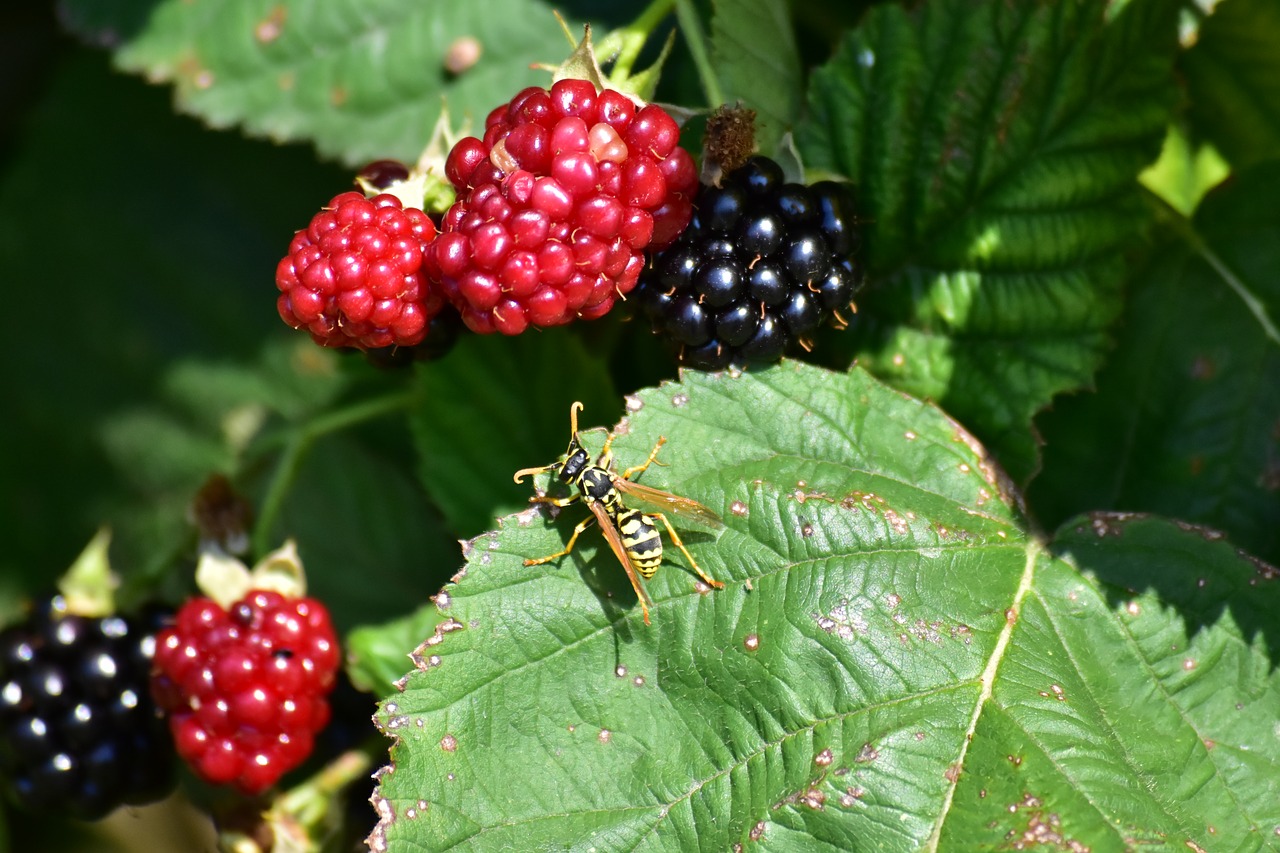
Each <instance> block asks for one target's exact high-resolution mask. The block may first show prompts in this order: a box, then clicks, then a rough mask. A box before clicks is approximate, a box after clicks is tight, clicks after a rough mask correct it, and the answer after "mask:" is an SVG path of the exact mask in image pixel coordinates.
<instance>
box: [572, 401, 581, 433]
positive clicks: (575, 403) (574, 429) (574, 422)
mask: <svg viewBox="0 0 1280 853" xmlns="http://www.w3.org/2000/svg"><path fill="white" fill-rule="evenodd" d="M580 411H582V403H581V402H580V401H578V400H574V401H573V405H572V406H570V407H569V439H570V440H571V441H572V440H573V438H574V437H576V436H577V434H578V412H580Z"/></svg>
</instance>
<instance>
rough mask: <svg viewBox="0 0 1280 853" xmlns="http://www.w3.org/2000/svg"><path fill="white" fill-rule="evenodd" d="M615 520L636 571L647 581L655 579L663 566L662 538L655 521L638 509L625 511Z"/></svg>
mask: <svg viewBox="0 0 1280 853" xmlns="http://www.w3.org/2000/svg"><path fill="white" fill-rule="evenodd" d="M613 519H614V523H615V524H617V525H618V532H619V533H620V534H622V545H623V547H624V548H626V551H627V556H628V557H630V558H631V563H632V564H633V565H634V566H635V567H636V571H637V572H639V573H640V576H641V577H643V578H644V579H645V580H648V579H649V578H651V577H653V576H654V574H655V573H656V572H657V571H658V566H660V565H662V536H661V535H659V533H658V528H656V527H654V526H653V520H652V519H650V518H649V516H647V515H645V514H644V513H642V512H640V510H638V509H624V510H622V511H621V512H619V513H617V514H616V515H615V516H614V517H613Z"/></svg>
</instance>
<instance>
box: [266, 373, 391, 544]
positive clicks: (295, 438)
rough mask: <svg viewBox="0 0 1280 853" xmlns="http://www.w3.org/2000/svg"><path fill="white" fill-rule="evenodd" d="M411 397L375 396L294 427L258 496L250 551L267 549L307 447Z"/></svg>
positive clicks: (384, 411) (379, 415) (369, 419)
mask: <svg viewBox="0 0 1280 853" xmlns="http://www.w3.org/2000/svg"><path fill="white" fill-rule="evenodd" d="M412 399H413V395H412V394H408V393H399V394H391V395H388V396H385V397H375V398H374V399H372V400H366V401H364V402H362V403H357V404H356V405H354V406H349V407H347V408H344V409H339V410H338V411H336V412H326V413H325V414H323V415H321V416H319V417H317V418H315V419H314V420H312V421H310V422H308V423H307V424H305V425H303V426H302V427H300V428H299V429H297V430H296V431H295V432H294V433H293V434H292V435H291V436H290V437H289V439H288V441H287V442H286V443H285V446H284V450H283V451H282V452H281V454H280V459H279V461H278V462H277V463H276V468H275V471H274V472H273V473H272V475H271V485H270V486H269V487H268V488H267V494H266V497H264V498H263V499H262V511H261V512H260V513H259V515H258V521H257V524H255V525H254V529H253V552H254V553H255V554H258V555H261V554H266V553H267V552H268V551H270V550H271V544H272V543H271V540H270V537H271V535H272V529H273V528H274V527H275V523H276V519H277V518H278V517H279V516H280V510H281V508H282V507H283V506H284V499H285V496H286V495H288V493H289V489H290V487H291V486H292V485H293V481H294V480H295V479H296V478H297V476H298V469H299V468H301V467H302V461H303V459H304V458H306V455H307V451H308V450H310V449H311V445H312V444H314V443H315V441H316V439H318V438H322V437H324V436H326V435H328V434H329V433H332V432H338V431H339V430H343V429H346V428H347V427H350V426H354V425H355V424H358V423H362V422H364V421H371V420H374V419H375V418H380V417H382V416H383V415H386V414H389V413H391V412H395V411H398V410H400V409H403V408H405V407H407V406H408V404H409V402H410V401H411V400H412Z"/></svg>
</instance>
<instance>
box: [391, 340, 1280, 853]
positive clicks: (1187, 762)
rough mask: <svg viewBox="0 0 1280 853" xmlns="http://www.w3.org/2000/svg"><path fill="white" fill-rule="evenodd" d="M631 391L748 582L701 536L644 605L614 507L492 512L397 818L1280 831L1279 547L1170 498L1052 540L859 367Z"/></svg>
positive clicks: (941, 428)
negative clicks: (1231, 536)
mask: <svg viewBox="0 0 1280 853" xmlns="http://www.w3.org/2000/svg"><path fill="white" fill-rule="evenodd" d="M629 411H630V412H631V414H630V415H629V416H628V418H627V420H626V421H625V422H624V424H623V425H621V426H620V427H619V428H618V429H617V431H616V434H617V436H618V438H617V441H616V443H615V445H614V449H615V450H616V451H617V455H618V460H619V461H618V464H619V465H621V466H626V465H629V464H634V463H635V462H637V461H640V460H642V459H643V458H644V455H645V453H646V452H647V450H648V448H649V447H650V446H651V444H652V443H653V442H654V441H655V440H656V438H657V436H658V435H659V434H661V435H664V436H666V437H667V438H668V439H669V440H670V441H669V443H668V444H667V445H666V446H665V448H664V450H663V456H662V459H663V461H665V462H666V463H668V464H667V466H666V467H663V468H650V469H649V470H648V471H646V472H645V473H644V474H643V475H641V476H642V480H643V481H645V482H649V477H650V473H651V472H652V473H653V474H654V477H653V481H652V483H651V484H652V485H656V486H659V487H663V488H669V489H671V490H673V491H675V492H677V493H679V494H683V495H687V496H689V497H692V498H694V499H697V500H700V501H702V502H704V503H706V504H707V505H708V506H710V507H711V508H713V509H717V510H720V511H721V512H722V513H723V516H724V519H725V522H726V529H725V530H724V531H723V532H721V533H719V534H716V535H714V536H713V535H710V534H706V533H696V534H695V533H694V532H692V531H690V532H688V533H687V534H686V535H685V539H686V541H687V542H688V543H689V545H690V547H691V549H692V551H693V553H694V555H695V556H696V558H697V559H698V560H699V562H700V564H701V565H702V567H703V568H704V569H706V570H707V571H708V572H709V573H710V574H711V575H713V576H715V577H718V578H720V579H722V580H724V581H725V582H726V584H727V587H726V589H724V590H722V591H711V590H708V589H707V588H706V587H699V586H697V585H695V583H694V580H693V578H692V577H691V574H690V572H689V570H688V569H687V568H686V567H685V566H684V565H683V560H681V559H680V558H679V557H676V558H675V559H673V560H671V562H670V564H668V565H667V566H666V567H665V569H664V570H663V571H662V572H661V573H660V574H658V575H657V576H656V577H655V579H654V581H653V582H652V583H651V584H650V591H651V592H652V595H653V598H654V601H655V602H656V605H655V607H654V608H653V624H652V625H651V626H648V627H646V626H644V625H643V624H642V622H641V620H640V614H639V613H638V612H637V609H636V608H635V607H634V606H633V603H632V597H631V596H630V595H629V594H628V593H627V592H626V591H625V590H626V581H625V580H622V572H621V571H620V570H619V569H618V567H617V565H616V563H615V561H614V560H613V559H612V556H611V555H610V554H609V552H608V550H607V549H606V548H604V547H601V545H600V543H599V539H598V537H596V536H594V535H593V536H591V537H590V538H589V539H584V540H583V541H582V542H581V543H580V544H579V545H578V550H575V552H574V553H573V554H572V555H571V556H570V557H568V558H565V559H563V560H562V561H560V562H558V563H554V564H551V565H549V566H546V567H533V568H529V567H525V566H524V565H523V562H522V561H523V559H524V558H526V557H537V556H541V555H543V554H546V553H549V552H553V551H554V550H556V549H558V548H559V547H560V546H561V544H562V543H563V542H564V538H565V536H567V535H568V532H569V529H570V525H572V524H573V523H574V521H575V520H576V519H577V518H580V517H582V511H581V510H580V509H579V510H577V511H576V512H574V513H572V515H570V517H567V518H566V517H559V518H554V519H551V518H549V515H550V514H544V513H543V512H541V511H540V510H536V509H530V510H528V511H526V512H524V513H521V514H519V515H517V516H513V517H510V518H507V519H505V520H504V523H503V525H502V526H501V527H500V529H499V530H498V531H496V532H494V533H491V534H487V535H485V536H483V537H481V538H479V539H477V540H476V541H474V542H473V543H471V545H470V547H469V549H468V550H469V555H468V560H467V566H466V569H465V573H464V574H463V575H462V576H460V578H459V579H458V581H457V582H456V583H455V584H453V585H451V586H450V587H448V588H447V589H446V591H445V592H446V594H447V595H446V596H442V597H441V598H440V599H438V601H439V603H440V605H441V607H442V610H443V612H444V613H445V615H447V616H448V617H449V618H448V620H447V621H446V622H444V623H442V624H441V626H440V627H439V628H438V630H437V632H436V636H435V637H434V638H433V639H432V640H431V641H428V643H427V645H426V646H425V647H424V648H423V649H422V650H421V651H420V653H419V654H418V658H417V663H418V670H417V671H415V672H413V673H411V675H410V676H409V678H408V679H407V681H406V684H405V687H404V691H403V693H401V694H397V695H392V696H391V697H389V698H388V699H387V700H386V701H385V702H384V704H383V706H382V709H381V711H380V712H379V715H378V720H379V723H380V725H381V726H382V728H383V729H384V730H385V731H386V732H387V733H388V734H389V735H392V736H393V737H394V738H395V740H396V743H395V745H394V746H393V747H392V750H391V755H392V761H393V763H392V766H391V767H390V768H388V769H387V770H386V771H384V773H383V774H381V776H380V785H379V789H378V792H377V794H376V795H375V798H374V802H375V804H376V805H377V807H378V809H379V813H380V814H381V816H382V820H381V822H380V825H379V827H378V829H377V830H376V831H375V833H374V835H373V836H372V837H371V839H370V845H371V847H372V849H375V850H381V849H386V850H391V851H397V850H409V849H457V850H477V851H479V850H501V849H512V848H517V847H519V848H521V849H561V848H563V847H566V846H569V845H571V843H572V842H579V843H581V844H583V845H584V846H585V845H587V844H591V845H594V846H596V847H598V848H600V849H626V850H673V851H674V850H687V849H711V850H725V849H730V848H731V847H732V846H733V845H734V844H746V842H748V841H750V840H756V841H758V842H759V844H760V846H761V847H763V848H765V849H771V850H861V849H867V850H871V849H886V848H889V849H903V850H907V849H920V848H926V847H936V848H937V849H945V850H962V849H987V848H997V847H1001V846H1004V845H1007V844H1008V843H1009V841H1010V839H1019V838H1026V839H1035V838H1038V837H1040V838H1042V837H1044V836H1043V833H1045V832H1050V831H1051V832H1053V833H1055V834H1056V835H1055V837H1058V838H1060V839H1061V843H1062V845H1063V846H1064V848H1066V849H1083V848H1085V847H1088V848H1091V849H1095V850H1113V849H1114V850H1119V849H1126V848H1127V847H1129V846H1131V844H1132V842H1133V840H1134V839H1142V840H1143V841H1144V842H1146V843H1152V844H1156V845H1158V846H1159V845H1163V846H1165V847H1167V848H1169V849H1174V848H1181V847H1193V846H1194V845H1199V846H1200V847H1203V848H1206V849H1208V848H1209V847H1215V848H1216V847H1223V848H1224V849H1234V848H1236V847H1238V846H1246V845H1248V844H1256V843H1258V842H1263V838H1264V836H1265V837H1270V835H1269V833H1270V832H1271V830H1272V828H1274V827H1275V826H1276V825H1277V821H1278V820H1280V797H1278V796H1277V795H1278V794H1280V776H1277V775H1276V774H1275V772H1274V767H1275V765H1276V762H1277V761H1280V744H1278V743H1277V741H1276V739H1275V738H1274V736H1273V731H1272V728H1273V726H1274V721H1275V719H1276V715H1277V714H1278V713H1280V675H1277V672H1276V666H1275V663H1274V658H1275V649H1276V648H1277V643H1278V642H1280V631H1278V630H1277V629H1276V626H1275V624H1274V620H1273V619H1271V618H1270V614H1273V613H1274V612H1275V608H1276V607H1277V606H1280V588H1278V587H1277V583H1276V581H1277V578H1280V572H1277V570H1276V569H1275V568H1273V567H1271V566H1268V565H1266V564H1264V563H1261V562H1260V561H1258V560H1256V559H1253V558H1249V557H1247V556H1245V555H1243V554H1241V553H1239V552H1238V551H1237V550H1236V549H1235V548H1234V547H1233V546H1231V545H1229V544H1228V543H1227V542H1225V541H1224V540H1222V538H1221V537H1220V536H1219V535H1217V534H1213V533H1211V532H1208V531H1204V530H1200V529H1196V528H1192V527H1190V526H1188V525H1178V524H1173V523H1168V522H1164V521H1160V520H1154V519H1149V518H1144V517H1139V516H1115V515H1106V514H1099V515H1095V516H1092V517H1088V518H1084V519H1081V520H1079V521H1077V522H1075V523H1073V524H1072V525H1070V526H1068V527H1067V528H1065V529H1064V530H1063V532H1061V533H1060V534H1059V536H1058V538H1057V540H1056V541H1055V543H1054V545H1053V548H1052V550H1050V549H1049V548H1047V547H1046V546H1045V545H1043V544H1042V543H1040V542H1038V541H1037V540H1035V539H1033V538H1030V537H1029V536H1028V534H1027V532H1026V522H1025V520H1024V519H1023V517H1022V516H1021V514H1020V513H1019V511H1018V509H1017V504H1018V499H1017V497H1016V496H1015V495H1013V494H1010V493H1009V492H1008V491H1007V488H1006V487H1005V485H1004V483H1003V482H1002V481H1001V480H1000V479H999V478H998V475H997V474H996V472H995V471H994V469H993V468H992V467H991V466H990V463H989V459H988V458H987V457H986V456H985V455H984V453H983V452H982V448H981V447H980V446H979V445H977V443H976V442H975V441H973V439H972V438H970V437H969V436H967V435H966V434H965V433H964V432H962V431H961V430H960V429H959V428H958V427H957V426H956V425H955V423H954V422H953V421H951V420H950V419H949V418H947V417H946V416H945V415H943V414H942V413H941V412H939V411H938V410H936V409H934V408H932V407H930V406H928V405H925V404H921V403H919V402H917V401H915V400H913V399H911V398H909V397H906V396H903V395H901V394H899V393H897V392H894V391H891V390H890V389H888V388H886V387H884V386H882V385H880V384H879V383H878V382H876V381H875V380H873V379H871V378H870V377H869V376H868V375H867V374H866V373H864V372H863V371H862V370H861V369H858V368H854V369H853V370H852V371H851V372H850V373H849V374H847V375H839V374H830V373H826V372H823V371H821V370H818V369H817V368H812V367H806V366H803V365H800V364H794V363H784V364H783V365H782V366H780V367H778V368H774V369H771V370H767V371H762V372H759V373H747V374H742V375H730V374H721V375H706V374H686V375H685V378H684V381H683V382H682V383H679V384H675V383H673V384H667V385H664V386H662V387H659V388H656V389H650V390H647V391H644V392H641V393H640V394H639V395H637V396H636V398H635V399H634V402H633V403H632V405H631V406H629ZM595 439H596V441H595V442H592V445H593V446H594V447H598V446H599V445H598V440H599V436H595ZM564 514H565V515H569V513H568V512H567V511H566V512H565V513H564ZM1155 732H1158V733H1159V737H1153V736H1152V734H1153V733H1155ZM1259 833H1262V835H1260V834H1259ZM1028 843H1029V842H1028ZM1263 843H1265V842H1263Z"/></svg>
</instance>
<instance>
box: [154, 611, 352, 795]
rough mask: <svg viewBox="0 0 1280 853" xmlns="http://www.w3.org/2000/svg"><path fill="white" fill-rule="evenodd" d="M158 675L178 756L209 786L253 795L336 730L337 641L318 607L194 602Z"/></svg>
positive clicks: (159, 654) (173, 633) (165, 634)
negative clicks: (332, 710) (329, 729)
mask: <svg viewBox="0 0 1280 853" xmlns="http://www.w3.org/2000/svg"><path fill="white" fill-rule="evenodd" d="M155 668H156V676H155V678H154V680H153V682H152V690H153V693H154V694H155V697H156V702H157V704H159V705H160V706H161V707H162V708H163V709H164V710H166V711H167V712H168V714H169V726H170V728H171V730H172V731H173V738H174V742H175V744H176V746H177V749H178V754H179V755H180V756H182V758H183V759H184V760H185V761H186V762H187V763H188V764H189V765H190V766H191V768H192V769H193V770H194V771H195V773H196V774H197V775H198V776H200V778H202V779H204V780H205V781H206V782H210V783H212V784H219V785H220V784H227V783H231V784H234V785H235V787H236V788H237V789H239V790H240V791H241V792H243V793H245V794H248V795H254V794H258V793H261V792H262V791H264V790H266V789H267V788H269V787H271V786H272V785H273V784H275V782H276V781H277V780H278V779H279V778H280V777H281V776H282V775H283V774H284V773H286V772H287V771H289V770H291V769H292V768H294V767H296V766H298V765H299V764H301V763H302V761H303V760H305V759H306V757H307V756H308V755H309V754H310V753H311V747H312V741H313V738H314V736H315V734H316V733H317V732H319V731H320V730H321V729H322V728H324V726H325V724H326V723H328V721H329V704H328V701H327V696H328V694H329V691H330V690H332V689H333V685H334V680H335V677H336V674H337V669H338V641H337V638H336V637H335V635H334V632H333V626H332V625H331V624H330V622H329V613H328V611H327V610H326V609H325V607H324V605H323V604H321V603H320V602H318V601H316V600H315V599H312V598H286V597H284V596H282V595H281V594H280V593H277V592H270V591H265V590H253V591H251V592H249V593H248V594H247V595H245V597H244V598H243V599H241V600H240V601H239V602H237V603H235V604H233V605H232V606H231V607H230V609H229V610H223V609H222V608H221V607H220V606H219V605H218V604H217V603H216V602H214V601H212V600H210V599H208V598H193V599H190V600H189V601H187V602H186V603H185V604H184V605H183V606H182V609H181V610H179V611H178V614H177V619H176V624H174V625H173V626H172V627H169V628H166V629H164V630H163V631H162V632H161V633H160V634H159V636H158V637H157V644H156V652H155Z"/></svg>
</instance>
